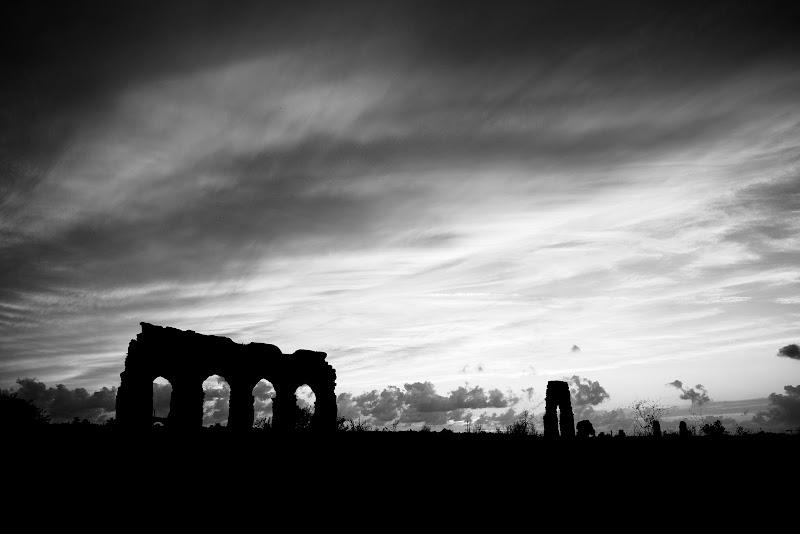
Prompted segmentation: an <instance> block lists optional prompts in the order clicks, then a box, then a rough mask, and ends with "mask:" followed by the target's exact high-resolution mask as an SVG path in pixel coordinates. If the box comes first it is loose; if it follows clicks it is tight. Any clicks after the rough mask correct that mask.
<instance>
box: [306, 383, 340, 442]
mask: <svg viewBox="0 0 800 534" xmlns="http://www.w3.org/2000/svg"><path fill="white" fill-rule="evenodd" d="M312 389H314V388H312ZM317 391H319V392H317ZM314 395H315V396H316V401H315V403H314V418H313V419H312V420H311V429H312V430H313V431H315V432H331V431H334V430H336V413H337V406H336V393H334V392H333V391H332V390H330V391H329V390H327V389H326V388H321V387H319V388H318V390H314Z"/></svg>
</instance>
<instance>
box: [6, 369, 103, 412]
mask: <svg viewBox="0 0 800 534" xmlns="http://www.w3.org/2000/svg"><path fill="white" fill-rule="evenodd" d="M17 386H18V387H17V388H16V393H17V395H18V396H19V397H20V398H23V399H25V400H29V401H31V402H33V403H34V404H35V405H36V406H38V407H39V408H42V409H43V410H45V411H46V412H47V413H48V414H49V415H50V419H51V421H52V422H54V423H61V422H65V421H70V420H72V419H73V418H75V417H79V418H81V419H88V420H90V421H92V422H103V421H104V420H105V419H107V418H108V416H109V414H111V413H113V412H114V411H115V410H116V402H117V388H116V387H112V388H111V389H109V388H107V387H104V388H102V389H100V390H98V391H95V392H94V393H91V394H90V393H89V392H88V391H86V389H84V388H75V389H69V388H68V387H66V386H64V385H63V384H58V385H56V387H54V388H53V387H50V388H48V387H47V385H46V384H44V383H42V382H39V381H38V380H36V379H35V378H20V379H17ZM4 391H5V390H4Z"/></svg>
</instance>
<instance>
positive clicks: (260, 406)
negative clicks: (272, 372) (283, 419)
mask: <svg viewBox="0 0 800 534" xmlns="http://www.w3.org/2000/svg"><path fill="white" fill-rule="evenodd" d="M251 394H252V395H253V417H254V421H253V424H255V421H257V420H259V419H261V418H270V419H271V418H272V398H273V397H274V396H275V386H273V385H272V382H270V381H269V380H267V379H266V378H262V379H261V380H259V381H258V382H256V385H255V386H253V389H252V390H251Z"/></svg>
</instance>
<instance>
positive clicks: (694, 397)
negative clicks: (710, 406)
mask: <svg viewBox="0 0 800 534" xmlns="http://www.w3.org/2000/svg"><path fill="white" fill-rule="evenodd" d="M667 385H668V386H672V387H674V388H676V389H679V390H680V391H681V394H680V395H678V398H679V399H681V400H688V401H691V402H692V405H695V404H696V405H697V406H702V405H703V404H705V403H707V402H711V399H710V398H709V396H708V391H706V388H705V387H703V384H697V385H696V386H695V387H693V388H686V387H683V382H682V381H680V380H675V381H673V382H670V383H668V384H667Z"/></svg>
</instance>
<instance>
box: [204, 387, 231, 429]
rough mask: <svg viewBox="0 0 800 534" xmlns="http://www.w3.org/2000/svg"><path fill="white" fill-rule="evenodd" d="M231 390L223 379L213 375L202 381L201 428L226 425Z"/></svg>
mask: <svg viewBox="0 0 800 534" xmlns="http://www.w3.org/2000/svg"><path fill="white" fill-rule="evenodd" d="M230 393H231V388H230V385H229V384H228V382H227V380H225V377H223V376H221V375H218V374H214V375H211V376H209V377H208V378H206V379H205V380H203V426H206V427H207V426H213V425H215V424H217V423H219V424H222V425H227V424H228V415H229V413H230Z"/></svg>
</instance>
